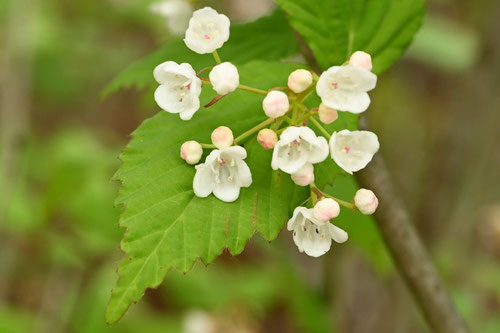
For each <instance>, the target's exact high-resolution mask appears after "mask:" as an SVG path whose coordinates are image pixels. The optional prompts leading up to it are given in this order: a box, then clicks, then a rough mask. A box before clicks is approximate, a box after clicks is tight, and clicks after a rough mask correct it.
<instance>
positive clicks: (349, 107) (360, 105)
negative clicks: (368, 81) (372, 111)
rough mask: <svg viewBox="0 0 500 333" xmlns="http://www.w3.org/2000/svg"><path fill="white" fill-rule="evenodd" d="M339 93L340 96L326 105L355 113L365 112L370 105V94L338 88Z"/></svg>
mask: <svg viewBox="0 0 500 333" xmlns="http://www.w3.org/2000/svg"><path fill="white" fill-rule="evenodd" d="M339 94H341V95H340V96H341V97H339V98H338V99H337V100H336V102H332V103H330V104H329V105H327V106H329V107H331V108H333V109H336V110H341V111H349V112H351V113H356V114H357V113H361V112H365V111H366V109H368V107H369V106H370V96H368V94H367V93H366V92H351V91H343V90H342V89H339Z"/></svg>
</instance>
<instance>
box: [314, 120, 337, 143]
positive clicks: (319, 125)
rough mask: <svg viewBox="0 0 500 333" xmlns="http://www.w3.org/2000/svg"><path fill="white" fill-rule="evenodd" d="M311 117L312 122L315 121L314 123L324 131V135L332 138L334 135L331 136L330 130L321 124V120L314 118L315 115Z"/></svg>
mask: <svg viewBox="0 0 500 333" xmlns="http://www.w3.org/2000/svg"><path fill="white" fill-rule="evenodd" d="M309 119H310V120H311V121H312V123H313V124H314V125H315V126H316V127H317V128H318V129H319V130H320V131H321V133H323V135H324V136H326V138H327V139H328V140H330V138H331V137H332V136H331V135H330V133H328V131H327V130H326V129H325V128H324V127H323V126H322V125H321V124H320V122H319V121H317V120H316V118H314V117H311V118H309Z"/></svg>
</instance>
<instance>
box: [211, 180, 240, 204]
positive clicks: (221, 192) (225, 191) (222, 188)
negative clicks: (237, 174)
mask: <svg viewBox="0 0 500 333" xmlns="http://www.w3.org/2000/svg"><path fill="white" fill-rule="evenodd" d="M214 195H215V196H216V197H217V198H218V199H220V200H222V201H225V202H233V201H235V200H236V199H238V196H239V195H240V187H239V186H238V185H237V184H236V183H235V182H228V181H222V182H221V183H220V184H215V187H214Z"/></svg>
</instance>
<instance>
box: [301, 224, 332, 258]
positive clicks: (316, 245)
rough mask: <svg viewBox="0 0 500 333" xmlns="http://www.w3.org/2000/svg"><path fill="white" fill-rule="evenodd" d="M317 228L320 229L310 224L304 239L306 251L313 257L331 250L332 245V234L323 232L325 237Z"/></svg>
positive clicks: (303, 243) (303, 244)
mask: <svg viewBox="0 0 500 333" xmlns="http://www.w3.org/2000/svg"><path fill="white" fill-rule="evenodd" d="M316 230H319V227H316V226H310V227H309V228H308V230H307V236H306V237H304V240H303V241H302V246H303V247H304V252H305V253H306V254H307V255H309V256H311V257H320V256H322V255H323V254H325V253H326V252H328V251H329V250H330V247H331V245H332V238H331V237H330V235H327V234H324V233H323V237H321V234H320V233H317V231H316Z"/></svg>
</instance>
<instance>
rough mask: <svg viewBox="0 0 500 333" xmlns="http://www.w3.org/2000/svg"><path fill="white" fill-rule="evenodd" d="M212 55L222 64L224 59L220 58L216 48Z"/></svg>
mask: <svg viewBox="0 0 500 333" xmlns="http://www.w3.org/2000/svg"><path fill="white" fill-rule="evenodd" d="M212 55H213V56H214V59H215V62H216V63H217V64H220V63H221V62H222V60H221V59H220V56H219V53H218V52H217V50H215V51H214V52H212Z"/></svg>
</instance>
